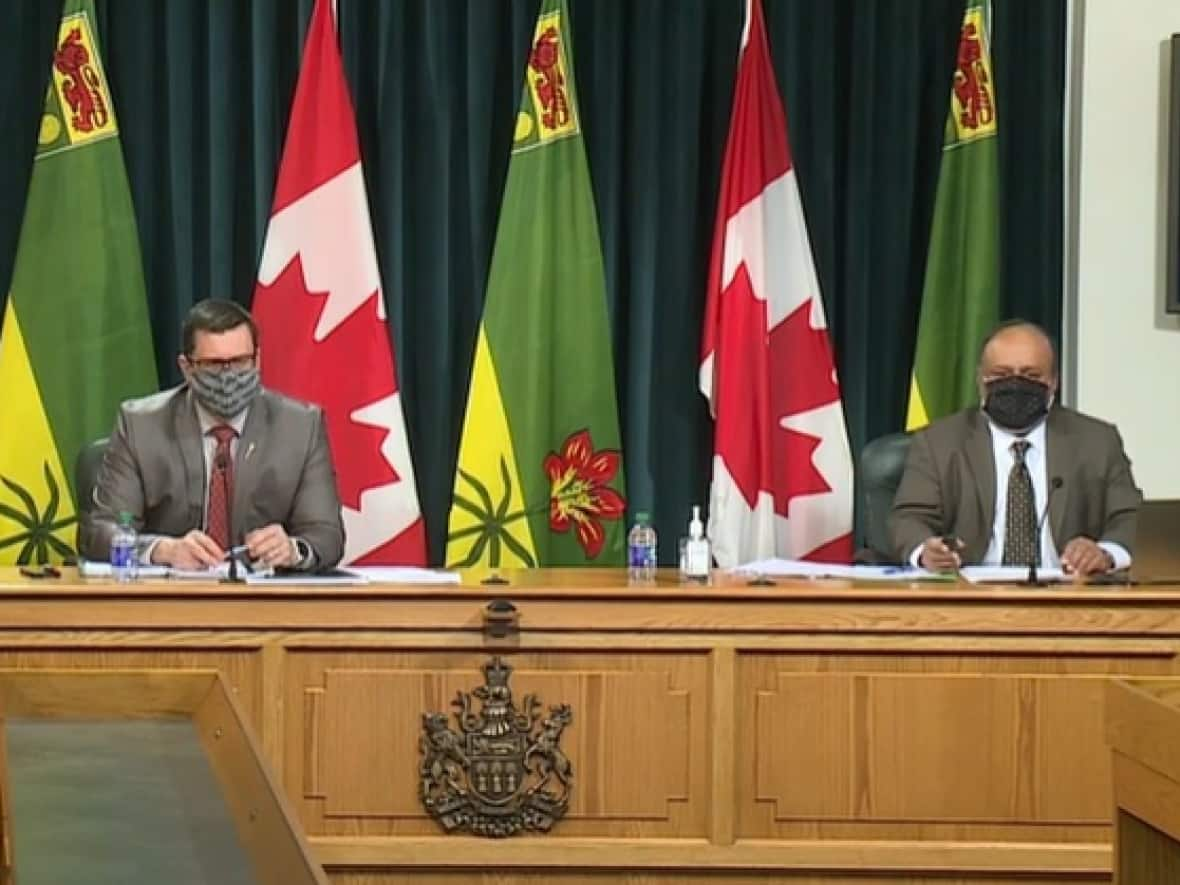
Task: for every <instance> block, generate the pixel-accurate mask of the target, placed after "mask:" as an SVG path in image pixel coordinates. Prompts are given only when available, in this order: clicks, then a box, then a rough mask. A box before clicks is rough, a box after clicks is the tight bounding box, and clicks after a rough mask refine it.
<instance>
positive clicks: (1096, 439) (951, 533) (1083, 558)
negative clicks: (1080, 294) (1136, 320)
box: [889, 322, 1142, 576]
mask: <svg viewBox="0 0 1180 885" xmlns="http://www.w3.org/2000/svg"><path fill="white" fill-rule="evenodd" d="M979 388H980V399H981V405H982V407H981V408H970V409H966V410H964V411H962V412H959V413H957V414H955V415H951V416H949V417H947V418H943V419H941V420H939V421H935V422H934V423H932V424H930V425H929V426H928V427H926V428H925V429H923V430H921V431H919V432H918V433H916V434H915V435H914V437H913V441H912V442H911V445H910V449H909V455H908V458H907V461H906V467H905V473H904V474H903V476H902V480H901V484H900V486H899V487H898V490H897V496H896V497H895V499H894V503H893V511H892V513H891V514H890V519H889V531H890V537H891V538H892V541H893V549H894V553H895V555H896V556H897V557H898V559H899V560H901V561H904V562H910V563H912V564H914V565H921V566H923V567H925V568H928V569H932V570H938V571H949V570H953V569H957V568H958V567H959V566H960V565H963V564H968V565H970V564H979V563H982V564H987V565H1000V564H1007V565H1017V566H1024V565H1028V564H1029V562H1030V560H1032V559H1033V558H1034V557H1035V560H1036V562H1037V564H1038V565H1042V566H1056V565H1058V564H1060V566H1061V567H1062V568H1063V569H1064V570H1065V571H1066V572H1069V573H1072V574H1076V575H1079V576H1085V575H1090V574H1094V573H1098V572H1104V571H1109V570H1111V569H1115V568H1126V567H1127V566H1129V565H1130V563H1131V547H1132V544H1133V543H1134V539H1135V520H1136V514H1137V512H1138V508H1139V503H1140V501H1141V500H1142V496H1141V494H1140V492H1139V489H1138V488H1136V486H1135V480H1134V478H1133V477H1132V475H1131V463H1130V461H1129V460H1128V459H1127V456H1126V454H1125V453H1124V451H1123V441H1122V438H1121V437H1120V436H1119V433H1118V430H1116V429H1115V428H1114V426H1112V425H1110V424H1106V423H1104V422H1102V421H1098V420H1096V419H1094V418H1090V417H1088V416H1086V415H1082V414H1080V413H1079V412H1075V411H1073V410H1071V409H1067V408H1065V407H1063V406H1060V405H1055V404H1054V399H1055V395H1056V393H1057V362H1056V354H1055V353H1054V350H1053V345H1052V343H1051V342H1050V341H1049V338H1048V336H1047V335H1046V334H1045V333H1044V331H1043V330H1042V329H1040V327H1038V326H1036V325H1034V324H1032V323H1026V322H1010V323H1005V324H1002V325H1001V326H999V327H998V328H997V329H996V330H995V331H994V332H993V333H992V334H991V335H990V336H989V337H988V339H987V340H986V341H985V342H984V346H983V349H982V352H981V356H980V362H979ZM1046 507H1047V508H1048V512H1047V516H1046ZM1042 526H1043V529H1042V528H1041V527H1042ZM1058 551H1060V553H1059V552H1058Z"/></svg>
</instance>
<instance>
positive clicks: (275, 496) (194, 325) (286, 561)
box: [78, 299, 344, 569]
mask: <svg viewBox="0 0 1180 885" xmlns="http://www.w3.org/2000/svg"><path fill="white" fill-rule="evenodd" d="M182 339H183V340H182V344H183V350H184V352H183V353H182V354H181V355H180V356H179V358H178V360H177V362H178V365H179V366H180V370H181V372H183V373H184V378H185V383H184V384H182V385H181V386H180V387H176V388H173V389H171V390H165V391H163V392H161V393H157V394H154V395H152V396H148V397H144V398H142V399H137V400H129V401H128V402H125V403H123V405H122V407H121V408H120V411H119V416H118V418H117V420H116V422H115V429H114V432H113V433H112V434H111V440H110V446H109V448H108V449H107V452H106V455H105V457H104V459H103V464H102V468H101V470H100V471H99V476H98V482H97V485H96V487H95V489H94V507H93V509H92V510H91V511H90V512H89V513H85V514H83V517H82V520H81V522H80V523H79V526H78V550H79V552H80V553H81V554H82V555H83V556H85V557H86V558H88V559H95V560H105V559H106V558H107V557H108V555H109V553H110V542H111V535H112V534H113V533H114V531H115V528H116V526H117V523H118V520H119V517H120V515H121V514H122V513H127V514H129V515H130V516H131V518H132V520H133V521H134V524H135V526H136V528H137V529H138V530H139V533H140V541H139V545H140V546H139V558H140V562H142V563H157V564H162V565H170V566H174V567H177V568H185V569H191V568H205V567H209V566H215V565H217V564H218V563H219V562H221V561H222V560H223V559H224V558H225V556H226V552H227V550H228V549H229V548H230V547H231V546H236V545H239V544H242V545H245V546H246V547H247V548H248V554H249V557H250V559H251V560H252V561H253V562H255V563H259V564H264V565H267V566H273V567H276V568H294V569H314V568H321V567H329V566H333V565H335V564H336V563H337V562H338V561H339V560H340V557H341V556H342V555H343V552H344V523H343V520H342V518H341V514H340V499H339V496H338V494H337V491H336V474H335V471H334V470H333V468H332V458H331V454H330V452H329V449H328V438H327V434H326V431H325V427H324V418H323V414H322V413H321V412H320V410H319V409H318V408H316V407H314V406H309V405H305V404H303V403H301V402H298V401H297V400H293V399H290V398H288V397H285V396H281V395H280V394H277V393H274V392H273V391H269V390H265V389H263V388H262V387H261V386H260V383H259V374H258V359H259V350H258V330H257V328H256V326H255V325H254V320H253V318H252V317H251V316H250V314H249V313H248V312H247V311H246V310H245V309H244V308H242V307H240V306H239V305H237V304H235V303H234V302H232V301H222V300H215V299H209V300H206V301H202V302H200V303H199V304H197V305H195V306H194V307H193V309H192V310H191V311H190V312H189V315H188V317H187V318H186V320H185V322H184V327H183V330H182Z"/></svg>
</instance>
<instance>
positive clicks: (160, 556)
mask: <svg viewBox="0 0 1180 885" xmlns="http://www.w3.org/2000/svg"><path fill="white" fill-rule="evenodd" d="M223 559H225V551H224V550H222V549H221V548H220V547H218V546H217V542H216V541H214V540H213V539H212V538H210V537H209V536H208V535H206V534H205V533H204V532H202V531H200V530H198V529H193V530H192V531H191V532H189V533H188V534H187V535H185V536H184V537H183V538H161V539H160V540H159V541H158V542H157V543H156V546H155V547H153V548H152V562H153V563H156V564H157V565H170V566H172V567H173V568H182V569H203V568H213V567H215V566H217V565H218V564H219V563H220V562H221V561H222V560H223Z"/></svg>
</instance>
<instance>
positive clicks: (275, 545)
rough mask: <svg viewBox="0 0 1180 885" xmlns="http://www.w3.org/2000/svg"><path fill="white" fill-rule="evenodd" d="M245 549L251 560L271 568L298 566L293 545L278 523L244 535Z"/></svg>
mask: <svg viewBox="0 0 1180 885" xmlns="http://www.w3.org/2000/svg"><path fill="white" fill-rule="evenodd" d="M246 547H247V548H248V549H249V551H250V559H251V560H253V561H254V562H261V563H262V564H264V565H269V566H271V567H272V568H291V567H294V566H296V565H298V564H299V560H298V555H297V554H296V552H295V545H294V544H293V543H292V542H291V538H290V536H289V535H288V534H287V531H286V529H284V528H283V527H282V526H281V525H279V524H278V523H271V524H270V525H268V526H263V527H262V528H260V529H255V530H254V531H252V532H250V533H249V534H248V535H246Z"/></svg>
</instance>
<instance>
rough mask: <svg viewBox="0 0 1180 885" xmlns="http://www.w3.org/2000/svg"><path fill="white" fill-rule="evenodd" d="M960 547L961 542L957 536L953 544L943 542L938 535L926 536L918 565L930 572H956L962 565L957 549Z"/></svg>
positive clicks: (960, 548)
mask: <svg viewBox="0 0 1180 885" xmlns="http://www.w3.org/2000/svg"><path fill="white" fill-rule="evenodd" d="M962 549H963V542H962V541H960V540H959V539H958V538H956V539H955V542H954V545H953V546H952V545H949V544H946V543H944V542H943V540H942V538H939V537H934V538H927V539H926V542H925V543H924V544H923V545H922V554H921V555H920V556H919V557H918V565H920V566H922V568H924V569H926V570H927V571H931V572H957V571H958V570H959V568H960V567H961V566H962V565H963V562H962V560H960V559H959V551H960V550H962Z"/></svg>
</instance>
